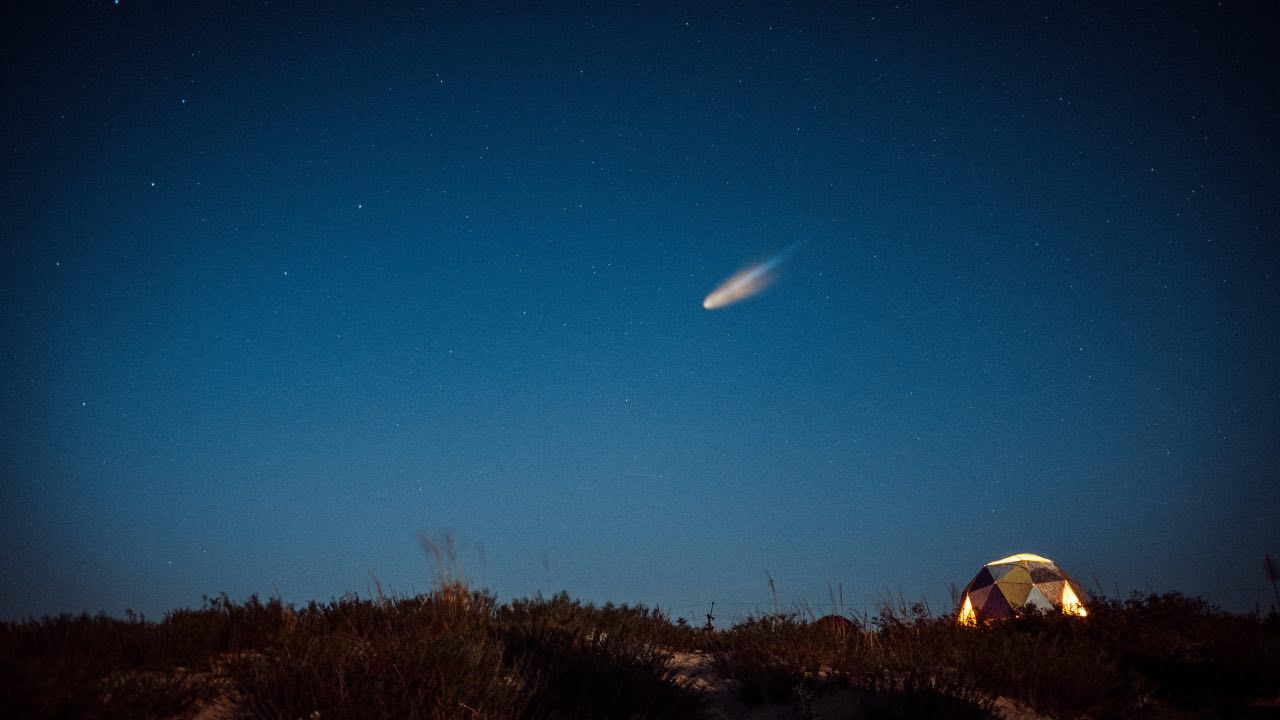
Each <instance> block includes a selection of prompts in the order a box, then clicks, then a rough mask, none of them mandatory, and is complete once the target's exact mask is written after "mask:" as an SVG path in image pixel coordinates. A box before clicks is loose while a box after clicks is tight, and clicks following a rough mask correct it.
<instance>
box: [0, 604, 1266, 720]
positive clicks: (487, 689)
mask: <svg viewBox="0 0 1280 720" xmlns="http://www.w3.org/2000/svg"><path fill="white" fill-rule="evenodd" d="M677 651H679V652H685V653H693V654H696V655H697V656H698V657H706V658H709V659H711V662H712V663H713V664H714V668H715V669H716V671H717V672H718V673H719V676H720V677H721V678H722V679H723V680H724V681H725V682H728V683H730V684H731V686H732V687H733V688H734V692H735V693H736V695H737V697H738V698H739V699H740V700H741V701H742V702H743V703H745V704H746V705H748V706H750V705H752V704H759V703H782V704H786V705H790V706H792V707H793V708H796V712H797V713H798V714H799V715H800V716H814V713H813V711H812V708H813V707H815V706H816V705H815V703H817V702H818V701H820V700H821V699H822V698H823V697H831V696H833V695H835V694H840V697H841V698H842V701H843V702H845V703H846V706H847V707H848V708H849V714H848V715H847V716H850V717H867V718H870V717H879V718H911V717H941V718H970V717H975V718H976V717H987V716H989V715H990V714H991V712H992V710H993V707H994V705H995V702H996V699H997V698H1008V699H1010V700H1012V701H1016V702H1017V703H1020V704H1021V705H1023V706H1025V707H1027V708H1030V709H1032V710H1034V711H1036V712H1038V713H1041V714H1043V715H1047V716H1050V717H1057V718H1070V717H1093V718H1100V717H1176V718H1197V717H1204V718H1210V717H1226V716H1230V715H1231V714H1233V713H1235V712H1238V711H1239V710H1240V709H1241V708H1243V707H1245V706H1246V705H1247V704H1248V703H1249V702H1251V701H1253V700H1255V699H1258V698H1274V697H1275V696H1276V694H1277V692H1280V619H1278V618H1277V617H1276V616H1275V615H1272V616H1270V617H1268V618H1259V617H1256V616H1242V615H1233V614H1228V613H1223V612H1220V611H1218V610H1215V609H1214V608H1212V607H1210V606H1208V605H1206V604H1205V603H1204V602H1202V601H1200V600H1196V599H1191V598H1186V597H1182V596H1180V595H1152V596H1149V597H1135V598H1133V599H1130V600H1127V601H1105V600H1096V601H1095V602H1094V603H1093V604H1092V605H1091V606H1090V615H1089V617H1088V618H1085V619H1077V618H1070V617H1064V616H1061V615H1057V614H1040V613H1036V612H1029V613H1026V614H1024V615H1022V616H1020V617H1018V618H1016V619H1013V620H1009V621H1005V622H1000V623H995V624H991V625H989V626H986V627H982V628H968V627H961V626H958V625H956V623H955V621H954V618H953V617H951V616H936V615H934V614H932V613H930V612H929V611H928V610H927V609H926V608H924V607H923V606H920V605H916V606H907V605H904V604H898V605H896V606H895V605H890V604H886V606H885V607H884V608H883V609H882V611H881V612H880V614H879V615H878V616H877V617H876V618H874V619H873V620H870V621H867V622H865V623H862V624H860V623H856V622H855V623H853V624H851V625H847V626H845V625H840V624H836V623H831V622H824V623H816V622H810V621H809V620H808V619H807V618H805V617H802V616H801V615H800V614H799V613H772V614H768V615H763V616H759V617H752V618H748V619H746V620H744V621H742V622H739V623H738V624H736V625H734V626H733V627H731V628H728V629H724V630H714V631H708V630H705V629H702V628H693V627H691V626H689V625H688V624H686V623H683V622H673V621H672V620H671V618H670V617H668V616H667V615H666V614H664V613H662V612H659V611H657V610H651V609H647V608H644V607H642V606H635V607H629V606H625V605H624V606H614V605H604V606H603V607H601V606H595V605H592V604H585V603H581V602H579V601H575V600H571V599H570V598H569V597H568V596H566V595H564V594H561V595H557V596H554V597H551V598H541V597H538V598H527V599H520V600H514V601H512V602H510V603H506V604H499V603H498V602H496V600H495V599H494V598H493V597H492V596H491V595H489V594H487V593H484V592H476V591H471V590H469V589H468V588H467V587H466V586H465V585H464V584H463V583H461V582H459V581H456V580H450V581H449V583H448V584H444V585H439V586H437V589H436V590H434V591H433V592H431V593H429V594H427V595H424V596H418V597H412V598H400V599H390V600H388V599H384V598H378V599H360V598H355V597H347V598H342V599H338V600H334V601H332V602H329V603H326V604H318V603H311V604H308V605H307V606H305V607H291V606H288V605H285V604H283V603H281V602H280V601H279V600H270V601H268V602H265V603H263V602H261V601H259V600H258V599H257V598H256V597H251V598H249V599H248V600H247V601H246V602H243V603H236V602H233V601H231V600H230V599H228V598H226V597H225V596H223V597H219V598H213V599H208V600H206V602H205V604H204V607H202V608H200V609H198V610H180V611H175V612H172V613H170V614H169V615H167V616H166V617H164V618H163V619H162V620H160V621H158V622H148V621H144V620H142V619H141V618H137V617H132V616H130V617H126V618H124V619H114V618H108V617H105V616H97V617H91V616H88V615H81V616H68V615H64V616H60V617H55V618H45V619H41V620H28V621H25V622H20V623H4V624H0V676H2V677H3V681H2V682H0V717H14V718H64V717H83V718H117V717H119V718H124V717H129V718H172V717H191V716H193V715H194V714H195V712H196V711H197V710H198V709H200V708H203V707H207V706H209V705H210V704H215V703H216V704H217V708H218V710H219V714H218V716H220V717H244V718H290V719H293V718H310V717H323V718H465V717H477V718H633V717H650V718H682V717H696V716H697V715H698V713H699V711H700V708H701V707H702V706H703V705H704V704H705V702H706V701H707V698H706V696H704V695H703V694H702V693H700V692H698V691H696V690H695V689H693V688H690V687H688V686H687V685H686V684H685V683H682V682H681V679H680V677H678V676H677V670H678V668H677V666H676V665H675V664H674V663H673V660H672V653H673V652H677Z"/></svg>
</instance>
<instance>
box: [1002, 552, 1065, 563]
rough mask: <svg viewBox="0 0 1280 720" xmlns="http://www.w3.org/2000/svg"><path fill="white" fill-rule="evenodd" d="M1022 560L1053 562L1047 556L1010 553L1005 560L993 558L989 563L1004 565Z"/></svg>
mask: <svg viewBox="0 0 1280 720" xmlns="http://www.w3.org/2000/svg"><path fill="white" fill-rule="evenodd" d="M1022 560H1029V561H1031V562H1053V561H1052V560H1050V559H1049V558H1047V557H1040V556H1039V555H1032V554H1031V553H1019V554H1017V555H1010V556H1009V557H1007V558H1004V559H1003V560H993V561H991V562H989V563H987V564H988V565H1004V564H1006V563H1015V562H1019V561H1022Z"/></svg>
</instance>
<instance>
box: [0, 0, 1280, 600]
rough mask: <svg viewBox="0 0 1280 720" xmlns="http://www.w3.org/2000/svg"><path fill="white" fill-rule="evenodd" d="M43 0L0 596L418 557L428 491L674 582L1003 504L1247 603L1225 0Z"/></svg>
mask: <svg viewBox="0 0 1280 720" xmlns="http://www.w3.org/2000/svg"><path fill="white" fill-rule="evenodd" d="M56 5H57V7H56V8H49V7H46V4H45V3H26V4H22V5H19V4H14V3H10V4H7V5H6V8H5V10H4V11H3V12H4V17H2V18H0V24H3V26H4V28H5V30H3V31H2V32H3V33H4V35H3V38H0V39H2V42H0V53H2V54H0V57H2V62H3V66H2V73H0V82H2V83H3V86H2V88H0V90H2V92H0V103H3V113H2V114H0V141H2V143H3V144H2V146H0V151H2V152H3V156H2V158H3V159H2V160H0V183H2V186H0V194H2V197H3V200H2V201H0V239H2V245H0V252H2V253H3V254H2V255H0V333H2V337H3V342H2V343H0V544H2V546H3V548H4V550H3V552H2V553H0V587H2V588H3V590H2V591H0V617H3V618H7V619H16V618H20V617H23V616H26V615H28V614H35V615H40V614H46V613H58V612H64V611H67V612H79V611H82V610H88V611H91V612H94V611H98V610H105V611H107V612H109V613H121V612H123V611H124V610H125V609H126V608H131V609H134V610H137V611H139V612H143V613H145V614H147V616H148V617H158V616H160V615H161V614H162V613H163V612H164V611H165V610H168V609H172V608H177V607H184V606H198V605H199V604H200V602H201V597H202V596H203V595H217V594H218V593H221V592H226V593H228V594H229V595H230V596H231V597H232V598H236V599H240V598H244V597H246V596H247V595H249V594H250V593H259V594H261V595H263V596H268V595H275V594H279V595H280V596H281V597H283V598H284V599H285V600H286V601H289V602H306V601H307V600H311V599H316V600H321V601H323V600H328V599H331V598H334V597H338V596H341V595H343V594H344V593H348V592H356V593H359V594H361V595H366V594H367V593H368V592H370V590H371V588H373V587H374V583H375V581H376V582H377V583H380V584H381V586H382V587H383V589H384V590H386V591H390V592H398V593H410V592H420V591H423V590H425V589H427V588H428V587H429V583H430V566H429V563H428V561H427V558H426V556H425V555H424V553H423V551H422V550H421V549H420V548H419V546H418V542H417V539H416V538H417V534H418V533H419V532H420V531H427V532H429V533H432V534H435V535H436V536H437V537H438V536H439V534H440V533H441V532H444V531H445V530H446V529H449V530H451V531H452V533H453V535H454V537H455V538H456V539H457V542H458V547H459V561H460V562H461V564H462V566H463V568H464V570H465V571H466V572H467V573H468V574H469V575H470V576H471V578H472V579H473V580H474V581H475V583H476V584H478V585H481V586H485V587H488V588H489V589H491V590H492V591H494V592H495V593H497V594H498V596H499V598H500V599H503V600H507V599H511V598H513V597H520V596H526V595H532V594H534V593H538V592H542V593H544V594H548V593H553V592H557V591H559V590H566V591H568V592H569V593H570V594H571V595H573V596H575V597H580V598H583V599H585V600H592V601H597V602H600V601H606V600H612V601H615V602H632V603H634V602H641V603H645V604H647V605H650V606H653V605H658V606H660V607H662V608H664V609H670V610H671V612H672V614H673V615H675V616H685V617H689V618H693V619H695V620H697V621H699V622H700V621H701V620H702V616H703V615H704V614H705V613H706V610H707V607H708V605H709V604H710V603H711V602H712V601H715V602H716V614H717V615H718V616H720V617H722V618H729V617H731V616H733V615H735V614H736V615H739V616H740V615H743V614H746V613H747V612H749V611H751V610H752V609H755V608H762V609H766V610H767V609H769V608H770V607H771V603H772V597H771V594H770V590H769V580H768V578H769V577H772V578H773V579H774V581H775V582H776V587H777V591H778V598H779V600H780V602H782V603H783V604H784V605H787V604H790V603H795V602H808V603H810V604H811V605H814V606H821V605H824V604H827V603H829V600H830V597H831V594H832V593H831V592H830V591H829V589H828V588H836V592H839V591H840V589H842V590H843V594H844V598H845V604H846V607H847V608H848V609H849V610H853V611H856V612H862V611H864V610H872V611H873V612H874V601H875V600H876V598H878V597H881V596H883V595H884V593H885V592H886V591H888V592H892V593H894V594H897V593H899V592H901V593H902V594H903V595H904V596H905V597H906V598H907V599H914V598H925V599H927V600H929V602H930V603H931V604H932V605H933V606H934V609H935V610H947V609H949V607H948V597H949V595H948V589H947V588H948V585H949V584H955V585H958V586H963V584H964V583H965V582H967V581H968V580H969V578H970V577H972V575H973V574H974V572H975V571H976V570H977V569H978V568H979V567H980V566H981V565H982V564H983V563H986V562H988V561H990V560H994V559H996V558H1000V557H1004V556H1006V555H1009V554H1012V553H1015V552H1033V553H1038V554H1042V555H1045V556H1047V557H1050V558H1053V559H1054V560H1056V561H1057V562H1058V563H1059V564H1060V565H1061V566H1062V567H1063V568H1064V569H1066V570H1067V572H1069V573H1071V574H1073V575H1075V576H1076V577H1077V578H1078V579H1079V580H1080V581H1081V582H1082V583H1084V584H1085V586H1086V589H1088V590H1095V591H1096V590H1097V589H1098V588H1099V587H1101V588H1102V589H1103V590H1105V592H1106V593H1108V594H1113V595H1114V594H1116V593H1119V594H1120V595H1122V596H1124V595H1128V594H1129V593H1130V592H1131V591H1135V590H1136V591H1142V592H1148V591H1158V592H1163V591H1170V590H1177V591H1181V592H1183V593H1186V594H1189V595H1199V596H1203V597H1204V598H1206V599H1208V600H1210V601H1211V602H1214V603H1216V604H1219V605H1221V606H1222V607H1225V608H1227V609H1232V610H1240V611H1247V610H1252V609H1253V608H1254V607H1255V605H1256V604H1258V603H1261V604H1262V607H1263V609H1264V610H1265V609H1266V607H1267V603H1268V599H1269V598H1270V596H1271V587H1270V585H1269V584H1268V582H1267V578H1266V575H1265V573H1264V571H1263V562H1262V560H1263V556H1264V555H1265V554H1267V553H1270V554H1272V555H1280V451H1278V450H1277V449H1276V447H1277V442H1278V441H1277V438H1280V242H1278V240H1280V213H1278V210H1277V206H1280V179H1278V177H1277V167H1280V165H1278V161H1280V150H1278V149H1277V140H1280V90H1278V89H1277V88H1278V84H1277V80H1276V78H1277V76H1278V74H1280V63H1277V61H1276V56H1275V55H1274V54H1273V53H1272V49H1273V48H1271V47H1269V46H1273V45H1274V42H1275V38H1276V37H1277V28H1280V20H1278V18H1277V15H1276V13H1277V10H1276V8H1275V6H1274V4H1273V3H1238V2H1224V3H1212V2H1203V3H1172V4H1164V3H1158V4H1157V5H1158V6H1159V7H1156V8H1149V9H1145V10H1117V9H1116V8H1114V7H1112V6H1113V5H1128V3H1110V2H1106V3H1099V4H1097V5H1089V4H1083V5H1077V4H1069V5H1070V7H1067V6H1064V5H1062V4H1059V3H1022V2H1015V3H1008V4H1004V3H998V4H990V5H988V4H979V5H981V6H982V7H978V8H975V7H970V4H969V3H947V4H946V6H945V7H944V6H932V5H929V4H923V5H917V4H909V3H899V4H884V3H873V4H856V5H851V6H849V7H838V8H835V9H833V8H832V7H830V5H838V4H825V3H824V4H821V5H819V4H815V5H814V6H812V7H810V6H804V5H785V6H784V5H782V4H762V5H758V6H747V7H732V8H729V7H712V6H706V5H698V6H697V7H685V6H684V5H685V4H683V3H672V4H655V5H648V4H621V3H617V4H614V3H605V4H591V5H573V6H570V5H568V4H564V3H550V4H548V5H547V6H540V7H530V6H529V5H527V4H525V3H516V4H512V5H490V4H473V3H465V2H464V3H457V4H455V3H448V4H438V5H437V4H427V5H426V6H424V7H418V6H416V5H411V4H407V3H406V4H401V3H350V4H349V6H348V7H343V6H341V5H334V6H332V7H330V6H326V5H324V4H323V3H301V2H299V3H296V4H293V3H287V2H256V3H230V2H227V3H223V2H219V3H212V2H204V3H187V2H160V1H155V2H142V1H138V2H131V1H130V0H122V1H121V2H120V3H119V4H114V3H112V2H110V1H109V0H107V1H103V2H63V3H57V4H56ZM1263 6H1266V7H1265V8H1263ZM779 253H782V257H781V259H780V261H779V262H777V263H776V267H774V269H773V272H774V282H773V284H772V286H771V287H769V288H768V289H767V290H765V291H764V292H761V293H759V294H758V295H756V296H755V297H752V298H750V299H747V300H744V301H742V302H739V303H736V304H732V305H730V306H728V307H723V308H719V309H714V310H707V309H704V307H703V301H704V298H706V297H707V295H708V294H709V293H711V292H712V291H713V290H714V289H715V288H716V287H717V285H719V284H720V283H721V282H722V281H723V280H725V279H726V278H727V277H729V276H731V275H732V274H733V273H735V272H737V271H739V270H742V269H743V268H747V267H749V266H751V265H752V263H758V262H761V261H765V260H768V259H770V258H774V257H775V256H776V255H778V254H779ZM822 611H823V610H822V609H821V608H819V612H822Z"/></svg>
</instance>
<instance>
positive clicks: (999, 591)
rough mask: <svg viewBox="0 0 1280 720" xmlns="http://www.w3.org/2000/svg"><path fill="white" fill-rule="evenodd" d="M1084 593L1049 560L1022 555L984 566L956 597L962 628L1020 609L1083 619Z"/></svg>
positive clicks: (1007, 616)
mask: <svg viewBox="0 0 1280 720" xmlns="http://www.w3.org/2000/svg"><path fill="white" fill-rule="evenodd" d="M1083 597H1084V592H1083V591H1082V590H1081V589H1080V584H1079V583H1077V582H1076V581H1075V580H1072V579H1071V578H1070V577H1069V576H1068V575H1067V574H1066V573H1064V572H1063V571H1062V570H1061V569H1060V568H1059V567H1058V566H1057V565H1055V564H1054V563H1053V561H1052V560H1050V559H1049V558H1046V557H1040V556H1039V555H1032V554H1030V553H1022V554H1019V555H1010V556H1009V557H1007V558H1003V559H1001V560H995V561H992V562H989V563H987V564H986V565H984V566H983V567H982V569H981V570H979V571H978V574H977V576H975V577H974V578H973V580H970V581H969V584H968V585H965V587H964V592H962V593H961V594H960V608H959V611H958V612H957V616H956V617H957V619H958V620H959V622H960V624H962V625H977V624H978V623H979V622H981V621H984V620H995V619H1000V618H1009V617H1013V616H1014V615H1016V614H1017V613H1018V611H1019V610H1021V609H1022V608H1024V607H1027V606H1034V607H1037V608H1039V609H1040V610H1042V611H1053V610H1055V609H1061V610H1062V612H1064V613H1066V614H1068V615H1078V616H1080V617H1084V616H1085V615H1088V612H1087V611H1086V610H1085V607H1084V600H1083Z"/></svg>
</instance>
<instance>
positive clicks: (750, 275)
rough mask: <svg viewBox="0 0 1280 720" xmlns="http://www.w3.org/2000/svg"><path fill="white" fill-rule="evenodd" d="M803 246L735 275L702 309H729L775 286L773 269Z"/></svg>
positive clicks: (710, 297)
mask: <svg viewBox="0 0 1280 720" xmlns="http://www.w3.org/2000/svg"><path fill="white" fill-rule="evenodd" d="M803 244H804V241H803V240H801V241H800V242H798V243H796V244H794V245H791V246H789V247H787V248H786V249H784V250H783V251H782V252H780V253H778V254H777V255H774V256H773V257H771V258H769V259H768V260H765V261H764V262H762V263H757V264H755V265H752V266H751V267H748V268H744V269H742V270H739V271H738V272H736V273H734V274H733V275H731V276H730V277H729V279H728V280H725V281H724V282H722V283H720V286H719V287H717V288H716V289H715V290H712V291H711V294H710V295H708V296H707V298H706V299H705V300H703V301H702V307H704V308H706V309H708V310H719V309H720V308H722V307H729V306H730V305H733V304H734V303H737V302H741V301H743V300H746V299H747V298H749V297H751V296H753V295H757V294H759V293H760V292H761V291H763V290H764V289H765V288H767V287H769V286H770V285H772V284H773V279H774V274H773V269H774V268H776V267H778V265H779V264H781V263H782V261H783V260H786V259H787V258H789V257H791V254H792V253H794V252H795V251H796V249H797V248H799V247H800V246H801V245H803Z"/></svg>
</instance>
